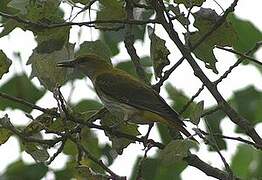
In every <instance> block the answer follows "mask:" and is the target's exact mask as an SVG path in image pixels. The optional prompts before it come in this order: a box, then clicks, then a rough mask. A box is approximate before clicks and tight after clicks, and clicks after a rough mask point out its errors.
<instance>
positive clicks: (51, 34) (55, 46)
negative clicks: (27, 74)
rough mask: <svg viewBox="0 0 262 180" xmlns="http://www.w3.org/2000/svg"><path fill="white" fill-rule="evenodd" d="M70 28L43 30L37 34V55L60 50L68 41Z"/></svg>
mask: <svg viewBox="0 0 262 180" xmlns="http://www.w3.org/2000/svg"><path fill="white" fill-rule="evenodd" d="M69 33H70V27H60V28H53V29H44V30H43V31H39V32H37V36H36V41H37V43H38V45H37V47H36V49H35V50H36V51H37V53H40V54H42V53H51V52H54V51H57V50H61V49H62V48H63V46H64V45H65V43H66V42H68V40H69Z"/></svg>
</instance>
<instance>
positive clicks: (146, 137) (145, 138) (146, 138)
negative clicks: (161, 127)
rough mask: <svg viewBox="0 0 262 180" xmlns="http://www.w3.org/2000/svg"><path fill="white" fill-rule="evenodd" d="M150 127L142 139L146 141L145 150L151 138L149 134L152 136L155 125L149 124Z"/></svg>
mask: <svg viewBox="0 0 262 180" xmlns="http://www.w3.org/2000/svg"><path fill="white" fill-rule="evenodd" d="M148 125H149V126H148V130H147V133H146V135H145V136H143V137H142V138H143V139H144V142H143V144H144V146H145V148H146V147H147V144H148V137H149V134H150V131H151V129H152V127H153V126H154V123H150V124H148Z"/></svg>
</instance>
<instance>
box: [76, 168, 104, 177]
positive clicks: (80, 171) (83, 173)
mask: <svg viewBox="0 0 262 180" xmlns="http://www.w3.org/2000/svg"><path fill="white" fill-rule="evenodd" d="M76 170H77V175H78V178H83V179H88V180H107V179H108V178H106V177H105V176H103V175H101V174H98V173H96V172H94V171H93V170H92V169H91V168H90V167H88V166H85V165H80V166H77V167H76Z"/></svg>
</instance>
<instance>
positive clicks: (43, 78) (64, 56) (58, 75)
mask: <svg viewBox="0 0 262 180" xmlns="http://www.w3.org/2000/svg"><path fill="white" fill-rule="evenodd" d="M73 57H74V44H69V45H68V46H64V47H63V49H61V50H58V51H54V52H52V53H50V54H40V53H38V52H37V51H36V50H34V51H33V54H32V55H31V56H30V58H29V60H28V62H27V64H31V65H32V73H31V77H32V78H33V77H37V78H38V80H39V81H40V83H41V84H42V85H43V86H44V87H45V88H46V89H48V90H49V91H53V89H54V88H55V87H56V85H57V84H59V85H63V84H64V83H65V82H66V80H68V78H69V75H70V74H71V73H72V70H70V69H68V68H59V67H57V62H59V61H63V60H70V59H72V58H73Z"/></svg>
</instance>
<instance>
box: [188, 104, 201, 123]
mask: <svg viewBox="0 0 262 180" xmlns="http://www.w3.org/2000/svg"><path fill="white" fill-rule="evenodd" d="M203 110H204V101H200V102H199V103H197V104H196V106H195V107H194V108H193V111H192V114H191V117H190V121H191V122H192V123H194V124H195V125H198V124H199V122H200V118H201V115H202V113H203Z"/></svg>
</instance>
